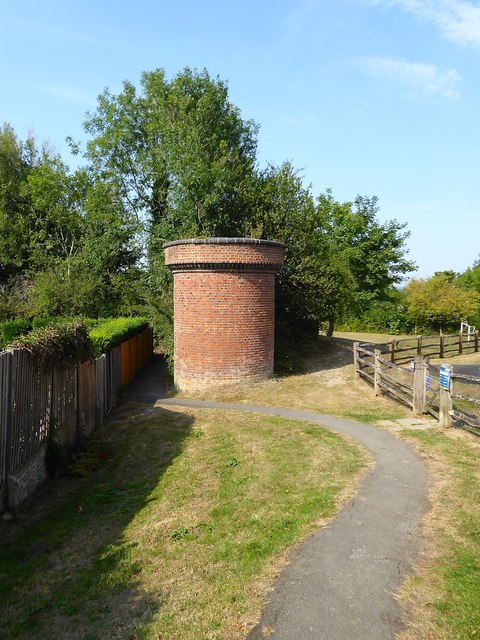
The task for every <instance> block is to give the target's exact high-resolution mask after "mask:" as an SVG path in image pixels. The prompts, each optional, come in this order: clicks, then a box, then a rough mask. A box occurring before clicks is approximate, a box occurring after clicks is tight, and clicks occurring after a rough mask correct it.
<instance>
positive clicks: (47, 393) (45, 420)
mask: <svg viewBox="0 0 480 640" xmlns="http://www.w3.org/2000/svg"><path fill="white" fill-rule="evenodd" d="M51 394H52V376H51V374H50V373H48V372H46V371H45V369H44V367H43V366H42V364H39V363H36V362H35V361H34V359H33V358H32V356H31V354H30V353H29V352H28V351H26V350H21V349H15V350H14V351H13V352H12V386H11V436H10V437H11V443H12V446H11V451H10V462H9V467H10V468H9V473H15V472H17V471H18V470H20V469H21V468H22V466H24V465H25V463H26V462H27V461H28V460H29V459H30V458H32V457H33V456H34V455H35V454H36V453H38V452H39V451H40V450H41V448H42V447H43V445H44V444H46V442H47V438H48V435H49V432H50V426H51V410H50V406H51Z"/></svg>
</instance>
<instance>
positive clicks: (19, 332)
mask: <svg viewBox="0 0 480 640" xmlns="http://www.w3.org/2000/svg"><path fill="white" fill-rule="evenodd" d="M31 328H32V324H31V322H30V321H29V320H25V319H24V318H18V319H16V320H7V322H3V323H2V324H0V348H2V349H3V348H4V347H6V346H7V344H9V343H10V342H12V340H15V338H19V337H20V336H23V335H24V334H26V333H28V332H29V331H30V329H31Z"/></svg>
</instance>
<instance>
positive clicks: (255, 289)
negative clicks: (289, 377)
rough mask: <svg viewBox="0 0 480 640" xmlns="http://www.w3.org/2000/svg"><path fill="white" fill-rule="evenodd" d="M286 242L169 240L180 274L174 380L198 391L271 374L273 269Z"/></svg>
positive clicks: (169, 255) (169, 254) (170, 259)
mask: <svg viewBox="0 0 480 640" xmlns="http://www.w3.org/2000/svg"><path fill="white" fill-rule="evenodd" d="M283 256H284V246H283V245H282V244H280V243H275V242H270V241H266V240H252V239H249V238H210V239H208V240H184V241H177V242H173V243H167V244H166V245H165V261H166V264H167V265H168V266H169V268H170V269H172V271H173V273H174V332H175V371H174V374H175V385H176V386H177V388H178V389H182V390H193V389H203V388H207V387H211V386H214V385H217V384H233V383H236V382H245V381H253V380H261V379H263V378H267V377H268V376H270V375H271V374H272V372H273V353H274V302H275V272H276V271H278V269H279V268H280V267H281V265H282V264H283Z"/></svg>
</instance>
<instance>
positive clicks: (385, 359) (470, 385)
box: [353, 332, 480, 435]
mask: <svg viewBox="0 0 480 640" xmlns="http://www.w3.org/2000/svg"><path fill="white" fill-rule="evenodd" d="M447 337H448V338H452V336H436V337H432V336H429V337H427V338H426V339H425V338H424V339H422V337H421V336H419V337H418V338H416V339H415V344H413V341H412V340H411V339H409V340H410V343H411V344H410V345H409V352H408V353H409V355H408V359H406V356H405V354H406V352H407V350H406V348H405V347H402V348H401V349H397V348H396V346H395V345H394V346H393V347H392V343H390V344H388V345H382V346H383V348H382V349H379V348H376V347H378V346H380V345H373V344H360V343H359V342H355V343H354V348H353V360H354V366H355V372H356V376H357V377H358V378H361V379H362V380H364V381H366V382H368V383H369V384H371V385H372V386H373V389H374V393H375V395H377V396H380V395H388V396H390V397H393V398H394V399H396V400H398V401H400V402H402V403H403V404H405V405H407V406H409V407H410V408H411V409H412V411H413V412H414V413H415V414H416V415H422V414H425V413H430V414H431V415H433V416H434V417H436V418H437V419H438V420H439V423H440V425H441V426H445V427H447V426H451V425H452V424H456V425H457V426H463V427H465V428H467V429H468V430H470V431H473V432H474V433H477V434H478V435H480V377H476V376H470V375H465V374H462V373H458V372H456V371H455V370H454V367H452V366H450V365H446V364H442V365H434V364H431V363H430V357H431V356H437V357H438V358H440V355H439V354H440V353H443V354H445V352H446V343H445V338H447ZM472 338H473V339H472V341H471V345H470V346H471V349H470V351H471V352H474V351H478V332H477V333H476V335H475V336H474V337H472ZM435 339H436V340H437V344H435V343H434V340H435ZM395 342H397V344H398V342H406V341H393V343H395ZM425 344H427V345H428V351H427V353H428V355H425V351H424V348H425ZM447 344H448V345H449V346H448V349H449V350H450V353H451V350H452V349H453V347H452V345H453V344H455V343H454V341H453V340H450V341H448V342H447ZM464 347H465V345H464V344H462V341H461V340H460V341H457V342H456V344H455V354H458V353H462V352H463V353H464V352H465V351H464ZM395 355H396V356H398V357H397V358H395V357H394V356H395ZM395 360H396V362H395ZM399 362H400V363H401V364H399ZM407 363H408V364H407Z"/></svg>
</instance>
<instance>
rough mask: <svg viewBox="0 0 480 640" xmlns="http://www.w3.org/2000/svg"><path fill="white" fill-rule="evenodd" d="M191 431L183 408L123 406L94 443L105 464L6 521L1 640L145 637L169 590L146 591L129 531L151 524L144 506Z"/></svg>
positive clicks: (48, 488)
mask: <svg viewBox="0 0 480 640" xmlns="http://www.w3.org/2000/svg"><path fill="white" fill-rule="evenodd" d="M191 427H192V418H191V417H190V416H188V415H185V414H183V413H177V412H174V411H170V410H166V409H153V408H151V407H150V406H148V405H146V404H139V403H133V402H127V403H123V404H122V405H121V406H120V407H119V408H118V409H117V411H116V412H115V414H114V415H113V416H112V419H110V420H108V421H107V422H106V423H105V425H104V426H103V427H102V428H101V429H100V430H99V431H98V432H97V433H96V434H95V436H94V437H93V438H92V440H91V442H90V445H89V449H90V451H91V452H93V454H92V455H93V456H96V455H98V458H99V460H98V462H99V465H100V468H98V469H97V470H96V471H94V472H93V473H91V474H90V475H89V476H88V477H86V478H62V479H61V480H60V481H50V482H48V483H47V484H46V485H45V486H44V487H43V488H42V489H41V490H40V491H39V492H38V493H37V494H36V495H35V496H34V498H33V499H32V500H30V501H29V502H28V503H26V504H25V505H24V506H22V508H21V509H20V510H19V511H18V513H17V514H16V515H15V517H14V518H13V519H12V520H10V521H8V522H3V523H2V524H1V525H0V637H2V638H12V639H13V638H52V637H53V638H75V639H83V640H95V639H98V640H100V639H101V638H105V637H109V638H131V639H133V638H136V637H137V636H136V635H135V634H134V629H135V628H137V627H138V626H139V625H141V624H148V622H149V620H151V619H152V616H153V615H154V614H155V612H156V611H157V610H158V609H159V608H160V607H161V606H162V600H164V599H165V597H166V594H162V593H161V592H156V593H152V592H151V591H150V593H149V594H147V593H145V591H143V590H142V588H141V583H140V579H139V575H138V574H139V573H140V571H141V570H142V571H144V570H145V567H144V566H142V558H143V556H142V553H141V549H140V548H137V547H139V546H140V547H141V544H142V542H137V540H138V538H137V537H135V536H131V537H129V536H128V535H126V532H127V529H128V527H129V525H130V524H131V523H132V522H133V521H134V520H135V521H136V522H138V521H140V522H141V521H142V518H144V519H145V522H146V525H145V526H148V524H147V523H148V518H147V517H146V516H145V515H142V512H143V513H144V514H145V512H148V509H149V505H150V504H151V503H154V502H155V501H157V500H159V499H161V491H160V490H159V489H158V485H159V481H160V480H161V478H162V476H163V474H164V473H165V471H166V470H167V469H168V467H169V466H170V465H171V464H172V463H173V462H174V460H175V458H176V457H177V456H178V455H179V454H180V453H181V452H182V450H183V448H184V442H185V439H186V438H187V437H188V435H189V434H190V431H191ZM102 461H103V462H102ZM97 466H98V465H97ZM142 540H144V538H142Z"/></svg>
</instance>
